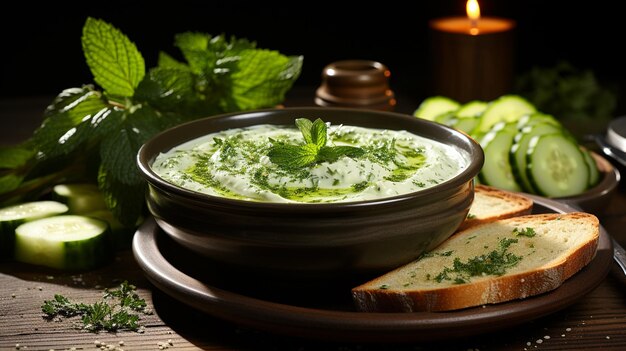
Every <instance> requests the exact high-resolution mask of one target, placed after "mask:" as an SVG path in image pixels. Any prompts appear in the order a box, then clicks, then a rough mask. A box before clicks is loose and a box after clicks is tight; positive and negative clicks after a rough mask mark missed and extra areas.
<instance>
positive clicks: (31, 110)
mask: <svg viewBox="0 0 626 351" xmlns="http://www.w3.org/2000/svg"><path fill="white" fill-rule="evenodd" d="M28 101H30V103H28ZM47 101H50V100H47V99H45V98H43V99H41V100H37V99H31V100H27V101H22V100H15V99H13V100H3V101H1V102H0V122H2V125H3V126H5V127H3V129H2V130H0V145H2V144H9V143H11V142H16V141H19V140H20V138H23V137H27V136H28V135H29V133H30V132H31V131H32V129H30V128H33V127H34V126H36V125H37V123H38V122H37V119H36V117H33V114H35V115H36V114H37V113H39V112H37V111H41V109H40V104H44V105H43V106H45V102H47ZM18 116H19V118H18ZM8 118H11V119H12V120H13V121H17V122H16V123H15V127H10V128H11V129H8V128H6V126H7V124H6V123H5V122H6V120H8ZM624 188H625V187H624V186H620V187H619V190H618V192H617V193H616V194H615V196H614V197H613V198H612V199H611V201H610V203H609V205H608V208H607V210H606V211H605V213H604V214H602V215H601V216H600V219H601V223H602V225H603V226H604V228H605V229H606V230H607V231H608V232H609V233H610V234H611V235H613V236H614V237H615V238H616V239H617V241H618V242H620V243H621V244H622V245H626V189H624ZM124 280H127V281H129V282H130V283H132V284H134V285H136V286H137V287H138V293H139V295H140V297H142V298H144V299H145V300H146V302H147V303H148V306H149V307H150V308H151V309H152V310H153V314H151V315H145V316H142V319H141V321H140V322H141V324H142V325H143V326H144V327H145V329H144V331H143V332H142V333H138V332H130V331H123V332H117V333H97V334H96V333H91V332H86V331H81V330H78V329H75V328H74V327H73V324H72V323H71V322H70V321H67V320H61V321H48V320H46V319H44V318H43V313H42V311H41V305H42V304H43V301H44V300H49V299H52V298H53V296H54V294H59V293H60V294H63V295H65V296H66V297H68V298H70V299H71V300H74V301H80V302H85V303H89V302H95V301H98V300H100V299H101V297H102V292H103V289H104V288H115V287H117V286H118V285H119V284H120V283H121V282H122V281H124ZM170 341H171V343H170ZM96 342H100V343H104V344H106V345H110V346H111V347H113V346H115V347H117V348H118V349H124V350H158V349H160V348H161V349H163V348H165V347H167V348H170V349H175V350H196V349H204V350H244V349H254V350H257V349H270V350H302V351H308V350H338V351H339V350H592V349H596V350H626V278H624V277H623V275H622V273H621V271H619V269H618V268H617V265H615V264H614V265H613V267H612V268H611V272H610V273H609V274H608V276H607V277H606V279H605V280H604V281H603V282H602V283H601V284H600V285H599V286H598V287H597V288H596V289H595V290H593V291H592V292H590V293H589V294H588V295H586V296H584V297H583V298H581V299H580V300H578V301H577V302H576V303H574V304H573V305H571V306H570V307H567V308H565V309H563V310H561V311H558V312H556V313H553V314H551V315H549V316H547V317H542V318H538V319H535V320H532V321H530V322H525V323H521V324H519V325H517V326H515V327H512V328H508V329H504V330H501V331H500V332H497V333H491V334H485V335H475V336H472V337H467V338H462V339H454V340H446V341H443V342H430V343H416V344H400V343H398V344H389V343H386V344H371V343H370V344H360V343H344V342H340V343H338V342H329V341H319V340H307V339H300V338H295V337H289V336H285V335H274V334H271V333H266V332H262V331H257V330H252V329H249V328H246V327H241V326H238V325H234V324H232V323H230V322H226V321H223V320H220V319H216V318H214V317H211V316H209V315H207V314H204V313H202V312H199V311H197V310H194V309H193V308H191V307H188V306H187V305H185V304H184V303H183V302H180V301H178V300H176V299H173V298H171V297H169V296H168V295H166V294H165V293H163V292H161V291H159V290H158V289H157V288H156V287H154V286H153V285H152V284H151V283H150V282H149V281H148V280H147V279H146V278H145V277H144V275H143V272H142V271H141V270H140V268H139V266H138V265H137V263H136V262H135V259H134V257H133V254H132V252H131V251H130V250H122V251H120V252H119V253H118V254H117V256H116V257H115V259H114V260H113V262H112V263H110V264H109V265H107V266H105V267H103V268H101V269H98V270H94V271H90V272H84V273H81V274H78V273H63V272H58V271H53V270H49V269H45V268H38V267H33V266H29V265H25V264H19V263H15V262H3V263H0V350H15V349H20V350H50V349H55V350H67V349H72V348H75V349H77V350H96V349H97V347H96V344H95V343H96ZM164 345H165V346H164Z"/></svg>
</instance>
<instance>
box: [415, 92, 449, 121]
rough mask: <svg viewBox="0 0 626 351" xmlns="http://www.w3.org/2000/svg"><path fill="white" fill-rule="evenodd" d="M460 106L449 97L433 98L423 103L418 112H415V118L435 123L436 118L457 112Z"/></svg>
mask: <svg viewBox="0 0 626 351" xmlns="http://www.w3.org/2000/svg"><path fill="white" fill-rule="evenodd" d="M460 106H461V104H459V103H458V102H456V101H454V100H452V99H450V98H448V97H445V96H431V97H429V98H426V99H425V100H424V101H422V103H421V104H420V105H419V106H418V107H417V110H415V112H413V116H415V117H419V118H423V119H427V120H429V121H434V120H435V117H437V116H439V115H441V114H444V113H448V112H453V111H456V110H457V109H458V108H459V107H460Z"/></svg>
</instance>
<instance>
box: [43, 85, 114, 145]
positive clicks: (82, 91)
mask: <svg viewBox="0 0 626 351" xmlns="http://www.w3.org/2000/svg"><path fill="white" fill-rule="evenodd" d="M106 108H107V104H106V103H105V102H104V101H103V99H102V94H101V93H99V92H96V91H93V90H91V89H90V88H89V87H86V88H73V89H68V90H64V91H63V92H61V94H59V96H57V98H56V99H55V100H54V101H53V103H52V104H51V105H50V106H48V108H47V109H46V113H45V116H46V118H45V119H44V121H43V123H42V124H41V126H40V127H39V128H38V129H37V130H35V132H34V134H33V142H34V144H35V145H37V151H39V152H41V154H42V155H40V157H44V158H51V157H56V156H61V155H68V154H70V153H72V152H74V151H76V150H77V149H78V148H80V147H81V146H83V143H84V142H85V141H86V140H88V139H89V138H90V137H91V136H92V130H93V129H92V126H91V119H92V118H93V117H94V116H96V115H97V114H98V113H100V112H101V111H103V110H105V109H106Z"/></svg>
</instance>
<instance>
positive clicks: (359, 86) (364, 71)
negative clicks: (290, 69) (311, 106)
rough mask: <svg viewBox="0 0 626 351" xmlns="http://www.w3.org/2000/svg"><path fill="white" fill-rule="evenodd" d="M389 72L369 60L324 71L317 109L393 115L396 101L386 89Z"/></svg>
mask: <svg viewBox="0 0 626 351" xmlns="http://www.w3.org/2000/svg"><path fill="white" fill-rule="evenodd" d="M390 75H391V73H390V71H389V69H388V68H387V67H386V66H385V65H383V64H382V63H380V62H376V61H369V60H345V61H337V62H333V63H331V64H329V65H328V66H326V67H324V70H323V72H322V84H321V85H320V87H319V88H318V89H317V91H316V97H315V103H316V104H317V105H319V106H334V107H352V108H366V109H373V110H382V111H392V110H393V108H394V106H395V104H396V100H395V98H394V93H393V91H392V90H391V89H390V88H389V76H390Z"/></svg>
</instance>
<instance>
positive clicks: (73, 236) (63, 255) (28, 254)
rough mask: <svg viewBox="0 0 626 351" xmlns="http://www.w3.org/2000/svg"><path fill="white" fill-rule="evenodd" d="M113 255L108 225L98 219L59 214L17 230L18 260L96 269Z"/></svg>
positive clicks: (16, 251) (16, 248) (16, 256)
mask: <svg viewBox="0 0 626 351" xmlns="http://www.w3.org/2000/svg"><path fill="white" fill-rule="evenodd" d="M110 257H112V248H111V243H110V238H109V226H108V224H107V223H106V222H104V221H101V220H99V219H95V218H90V217H85V216H77V215H60V216H54V217H48V218H42V219H38V220H34V221H30V222H27V223H24V224H22V225H20V226H19V227H17V228H16V229H15V259H16V260H17V261H20V262H24V263H29V264H34V265H41V266H46V267H51V268H58V269H66V270H87V269H92V268H95V267H97V266H99V265H101V264H102V263H104V262H106V261H107V260H108V259H109V258H110Z"/></svg>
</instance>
